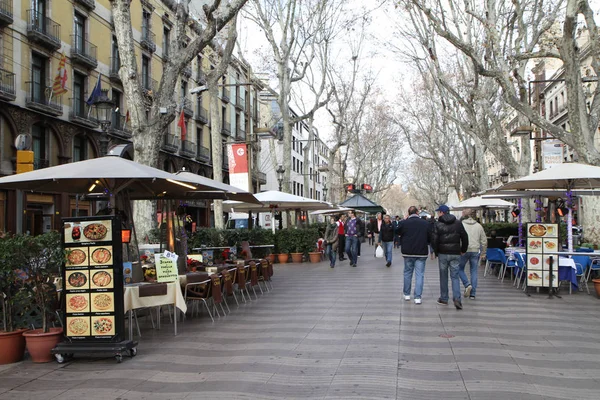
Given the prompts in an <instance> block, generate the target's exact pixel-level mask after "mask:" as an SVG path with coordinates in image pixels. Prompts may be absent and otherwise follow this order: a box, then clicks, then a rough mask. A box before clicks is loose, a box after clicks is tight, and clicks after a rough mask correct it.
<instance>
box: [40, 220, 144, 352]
mask: <svg viewBox="0 0 600 400" xmlns="http://www.w3.org/2000/svg"><path fill="white" fill-rule="evenodd" d="M63 224H64V225H63V226H64V228H63V247H64V249H65V254H66V261H65V267H64V268H63V274H62V278H63V288H62V289H63V296H64V298H65V300H64V302H63V304H62V312H63V327H64V341H63V342H62V343H59V344H58V345H57V346H56V347H55V348H54V349H52V353H53V354H55V355H56V359H57V361H58V362H64V361H65V360H66V359H67V358H70V357H71V356H73V355H75V354H80V353H110V354H113V355H114V356H115V358H116V359H117V361H118V362H121V360H122V356H123V354H124V353H125V354H129V355H131V356H135V355H136V353H137V348H136V346H137V342H134V341H133V340H132V339H131V337H126V336H125V329H124V326H125V317H124V305H123V257H122V246H123V244H122V240H121V220H120V219H119V218H118V217H116V216H103V217H98V216H96V217H81V218H64V219H63Z"/></svg>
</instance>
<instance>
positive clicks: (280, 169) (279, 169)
mask: <svg viewBox="0 0 600 400" xmlns="http://www.w3.org/2000/svg"><path fill="white" fill-rule="evenodd" d="M275 172H277V182H279V191H280V192H281V188H282V186H283V177H284V175H285V168H283V165H281V164H279V166H278V167H277V170H276V171H275ZM279 229H283V215H282V214H281V211H279Z"/></svg>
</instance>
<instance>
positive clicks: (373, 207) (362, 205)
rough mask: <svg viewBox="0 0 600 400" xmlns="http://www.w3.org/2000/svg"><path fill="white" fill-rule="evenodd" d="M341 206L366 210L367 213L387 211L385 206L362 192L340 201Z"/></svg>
mask: <svg viewBox="0 0 600 400" xmlns="http://www.w3.org/2000/svg"><path fill="white" fill-rule="evenodd" d="M339 206H340V207H347V208H352V209H356V210H360V211H364V212H366V213H378V212H382V213H383V212H385V210H384V209H383V207H381V206H380V205H378V204H375V203H373V202H372V201H371V200H369V199H367V198H366V197H365V196H363V195H362V194H356V195H354V196H352V197H350V198H349V199H347V200H346V201H344V202H342V203H340V204H339Z"/></svg>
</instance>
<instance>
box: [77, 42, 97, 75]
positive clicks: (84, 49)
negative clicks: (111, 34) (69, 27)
mask: <svg viewBox="0 0 600 400" xmlns="http://www.w3.org/2000/svg"><path fill="white" fill-rule="evenodd" d="M71 43H72V44H71V61H72V62H73V63H77V64H79V65H82V66H84V67H86V68H88V69H94V68H96V67H97V66H98V59H97V58H96V53H97V47H96V46H95V45H93V44H92V43H90V42H89V41H88V40H86V39H84V38H82V37H81V36H78V35H71Z"/></svg>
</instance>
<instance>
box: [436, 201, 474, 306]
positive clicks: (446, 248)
mask: <svg viewBox="0 0 600 400" xmlns="http://www.w3.org/2000/svg"><path fill="white" fill-rule="evenodd" d="M435 211H437V212H438V213H439V219H438V221H437V222H436V223H435V225H434V226H433V232H432V238H431V239H432V243H433V251H434V252H435V254H436V255H437V256H438V260H439V261H438V262H439V267H440V298H439V299H438V301H437V303H438V304H440V305H445V306H447V305H448V270H450V279H452V298H453V300H454V306H455V307H456V309H457V310H461V309H462V302H461V293H460V279H459V277H458V271H459V262H460V256H461V255H462V254H464V253H466V252H467V248H468V246H469V236H468V235H467V231H465V227H464V226H463V224H462V222H460V221H459V220H458V219H456V217H455V216H454V215H452V214H450V209H449V208H448V206H446V205H443V204H442V205H441V206H439V207H438V209H437V210H435Z"/></svg>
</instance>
